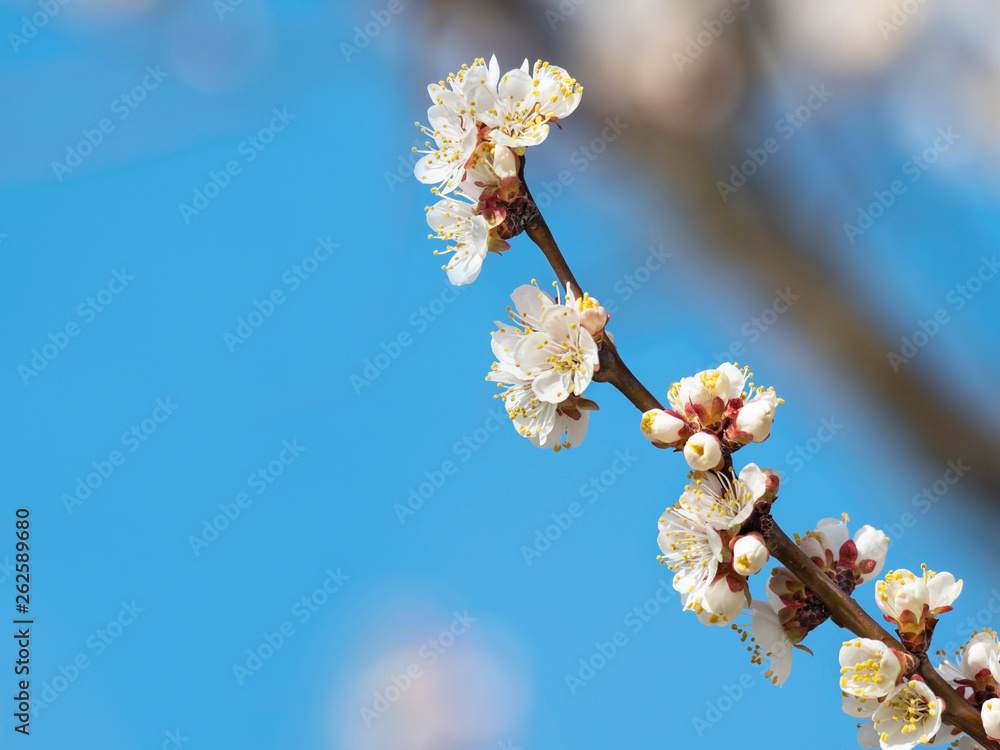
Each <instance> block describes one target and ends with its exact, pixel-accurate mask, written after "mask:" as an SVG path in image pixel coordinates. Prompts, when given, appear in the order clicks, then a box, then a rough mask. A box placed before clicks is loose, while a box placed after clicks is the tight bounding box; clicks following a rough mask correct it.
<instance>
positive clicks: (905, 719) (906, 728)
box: [872, 679, 944, 750]
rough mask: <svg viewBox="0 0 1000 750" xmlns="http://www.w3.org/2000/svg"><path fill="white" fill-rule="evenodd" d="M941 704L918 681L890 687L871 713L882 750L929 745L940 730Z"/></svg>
mask: <svg viewBox="0 0 1000 750" xmlns="http://www.w3.org/2000/svg"><path fill="white" fill-rule="evenodd" d="M943 710H944V701H943V700H941V699H940V698H939V697H937V696H936V695H934V692H933V691H932V690H931V689H930V688H929V687H928V686H927V684H926V683H924V682H923V681H922V680H915V679H914V680H910V681H909V682H904V683H902V684H900V685H897V686H896V687H895V688H893V690H892V692H890V693H889V695H887V696H886V698H885V700H883V701H882V702H881V703H879V704H878V707H877V708H876V709H875V712H874V713H873V714H872V724H873V725H874V727H873V728H874V729H875V733H876V734H877V735H878V738H879V744H880V745H881V747H882V750H910V748H912V747H916V746H917V745H929V744H931V742H932V741H933V739H934V737H935V735H936V734H937V733H938V731H939V730H940V729H941V713H942V711H943Z"/></svg>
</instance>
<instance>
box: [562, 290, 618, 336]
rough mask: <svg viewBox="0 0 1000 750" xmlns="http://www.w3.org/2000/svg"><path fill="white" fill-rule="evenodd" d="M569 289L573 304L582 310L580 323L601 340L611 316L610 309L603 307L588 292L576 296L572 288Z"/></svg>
mask: <svg viewBox="0 0 1000 750" xmlns="http://www.w3.org/2000/svg"><path fill="white" fill-rule="evenodd" d="M569 291H570V294H571V302H572V304H574V305H575V306H576V309H577V310H579V311H580V325H582V326H583V327H584V328H586V329H587V331H588V332H589V333H590V335H591V336H593V337H594V339H595V340H600V338H601V333H602V332H603V331H604V326H605V325H607V323H608V318H610V317H611V316H610V315H609V314H608V311H607V310H605V309H604V308H603V307H601V303H600V302H598V301H597V300H596V299H594V298H593V297H591V296H590V295H589V294H587V293H586V292H584V293H583V296H582V297H576V296H574V295H573V290H572V288H570V290H569Z"/></svg>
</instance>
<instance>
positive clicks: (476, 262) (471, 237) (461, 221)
mask: <svg viewBox="0 0 1000 750" xmlns="http://www.w3.org/2000/svg"><path fill="white" fill-rule="evenodd" d="M475 208H476V207H475V205H473V204H471V203H467V202H465V201H461V200H455V199H454V198H444V199H442V200H440V201H438V202H437V203H435V204H434V205H433V206H431V207H430V208H428V209H427V225H428V226H429V227H430V228H431V229H433V230H434V231H435V232H437V237H438V238H439V239H442V240H444V241H445V242H449V243H452V244H450V245H449V246H448V247H447V248H445V250H443V251H438V250H435V251H434V254H435V255H437V254H438V253H439V252H444V253H452V256H451V258H450V259H449V260H448V263H447V264H445V265H443V266H441V268H443V269H444V270H445V271H447V273H448V280H449V281H451V283H452V284H454V285H456V286H461V285H462V284H469V283H471V282H473V281H475V280H476V277H478V276H479V272H480V270H481V269H482V267H483V259H484V258H485V257H486V253H487V251H488V249H489V245H488V242H489V232H490V228H489V224H488V223H487V221H486V219H485V218H484V217H483V216H479V215H477V214H476V212H475Z"/></svg>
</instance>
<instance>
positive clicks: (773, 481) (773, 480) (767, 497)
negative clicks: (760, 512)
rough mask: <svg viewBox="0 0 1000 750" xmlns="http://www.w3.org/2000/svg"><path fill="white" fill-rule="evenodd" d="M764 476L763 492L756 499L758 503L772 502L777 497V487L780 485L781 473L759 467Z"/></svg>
mask: <svg viewBox="0 0 1000 750" xmlns="http://www.w3.org/2000/svg"><path fill="white" fill-rule="evenodd" d="M761 471H763V472H764V476H765V477H766V482H767V483H766V484H765V489H764V494H763V495H761V496H760V498H759V499H758V500H757V503H758V504H761V503H768V504H770V503H773V502H774V500H775V498H777V497H778V488H779V487H780V486H781V475H780V474H779V473H778V472H777V471H776V470H775V469H761Z"/></svg>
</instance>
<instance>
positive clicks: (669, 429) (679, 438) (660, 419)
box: [640, 409, 691, 448]
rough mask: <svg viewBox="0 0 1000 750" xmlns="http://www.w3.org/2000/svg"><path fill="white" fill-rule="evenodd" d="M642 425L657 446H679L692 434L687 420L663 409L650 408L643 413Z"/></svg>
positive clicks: (643, 431) (645, 432)
mask: <svg viewBox="0 0 1000 750" xmlns="http://www.w3.org/2000/svg"><path fill="white" fill-rule="evenodd" d="M640 427H641V429H642V434H643V435H645V436H646V437H647V438H649V440H650V442H651V443H652V444H653V445H655V446H656V447H657V448H677V447H679V446H680V445H681V444H682V443H683V442H684V441H685V440H687V438H688V437H689V436H690V435H691V428H690V427H688V425H687V422H685V421H684V420H683V419H681V418H680V417H678V416H677V415H676V414H674V413H673V412H671V411H663V409H650V410H649V411H647V412H646V413H645V414H643V415H642V423H641V425H640Z"/></svg>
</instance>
